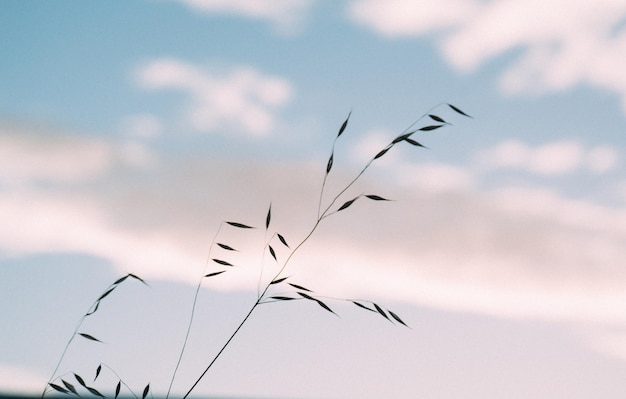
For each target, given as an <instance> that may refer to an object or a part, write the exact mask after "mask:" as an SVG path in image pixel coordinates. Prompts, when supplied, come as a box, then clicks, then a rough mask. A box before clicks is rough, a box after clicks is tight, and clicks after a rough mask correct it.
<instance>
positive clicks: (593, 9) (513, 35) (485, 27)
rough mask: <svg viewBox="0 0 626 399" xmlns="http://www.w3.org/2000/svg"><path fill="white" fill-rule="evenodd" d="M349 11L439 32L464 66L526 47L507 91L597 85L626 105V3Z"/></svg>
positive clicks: (501, 0)
mask: <svg viewBox="0 0 626 399" xmlns="http://www.w3.org/2000/svg"><path fill="white" fill-rule="evenodd" d="M348 13H349V16H350V18H352V20H354V21H355V22H357V23H359V24H362V25H364V26H367V27H369V28H371V29H373V30H375V31H376V32H379V33H380V34H382V35H385V36H388V37H406V36H420V35H426V34H431V35H434V36H435V37H436V38H437V43H438V46H439V48H440V50H441V51H442V53H443V55H444V57H445V58H446V60H448V61H449V62H450V64H451V65H453V66H454V67H455V68H457V69H458V70H460V71H465V72H469V71H473V70H475V69H476V68H479V67H480V66H481V65H483V64H485V63H486V62H488V61H489V60H492V59H494V58H496V57H499V56H503V55H506V54H510V53H511V52H512V51H513V50H521V53H520V55H519V56H517V57H516V58H515V59H514V60H513V61H512V63H511V64H510V65H509V67H508V68H507V69H506V70H505V71H503V73H502V75H501V77H500V85H501V88H502V90H503V91H504V92H507V93H541V92H549V91H558V90H564V89H568V88H571V87H575V86H577V85H589V86H594V87H597V88H600V89H603V90H607V91H609V92H614V93H617V94H619V95H621V96H622V101H623V104H624V108H625V110H626V77H624V74H622V73H621V70H622V67H623V65H625V64H626V30H625V29H624V28H623V25H622V22H623V19H624V17H625V16H626V4H624V3H623V2H621V1H614V0H602V1H596V2H593V3H591V2H588V1H585V0H576V1H565V0H554V1H548V2H546V1H540V0H532V1H516V0H490V1H477V0H446V1H441V2H429V1H421V0H419V1H405V0H391V1H389V0H354V1H352V2H351V4H350V6H349V9H348Z"/></svg>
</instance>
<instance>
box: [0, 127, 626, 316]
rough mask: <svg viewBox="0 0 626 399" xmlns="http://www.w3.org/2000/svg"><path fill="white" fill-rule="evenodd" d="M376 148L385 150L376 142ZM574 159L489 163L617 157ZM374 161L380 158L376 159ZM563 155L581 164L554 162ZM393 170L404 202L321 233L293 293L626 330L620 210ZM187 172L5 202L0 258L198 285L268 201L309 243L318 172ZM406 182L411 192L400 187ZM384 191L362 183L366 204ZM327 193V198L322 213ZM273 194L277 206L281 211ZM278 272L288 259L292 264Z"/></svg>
mask: <svg viewBox="0 0 626 399" xmlns="http://www.w3.org/2000/svg"><path fill="white" fill-rule="evenodd" d="M368 137H369V138H370V139H371V140H372V142H376V136H375V135H374V136H368ZM385 142H386V141H384V140H381V141H380V143H385ZM365 143H366V144H367V140H366V141H365ZM568 143H569V142H566V143H564V144H563V143H561V144H559V145H550V146H547V147H545V148H544V149H543V150H541V151H539V150H538V149H536V148H535V149H533V148H530V147H528V146H526V145H524V144H522V143H518V142H509V143H505V144H506V145H505V144H503V145H502V148H504V149H499V150H498V151H494V152H493V158H494V159H495V161H493V162H504V161H503V160H507V159H517V160H514V161H513V162H512V165H514V166H516V167H518V165H521V166H519V167H526V168H529V170H531V168H532V167H533V166H532V165H534V164H533V162H532V160H533V159H534V157H535V155H533V154H536V153H539V154H542V153H544V152H546V153H549V154H551V155H550V156H554V157H555V159H565V160H566V161H563V162H562V164H563V165H570V166H568V167H567V168H566V167H560V169H558V170H569V168H571V165H573V164H576V165H578V167H582V166H581V165H584V164H585V162H586V161H585V160H586V159H588V156H589V155H588V154H594V153H595V152H594V151H596V150H597V151H599V152H600V153H602V152H603V151H606V150H607V149H606V148H603V147H598V148H596V149H592V150H591V151H587V152H585V151H582V153H579V151H578V150H577V148H578V146H577V145H572V143H569V144H568ZM366 144H363V148H367V147H368V145H366ZM31 145H32V147H33V151H37V150H36V149H37V148H38V147H37V145H36V144H32V143H31ZM378 145H379V143H378V142H376V143H375V144H374V145H373V146H372V147H371V148H376V150H375V151H377V150H378V149H379V148H378ZM357 147H359V146H356V147H355V148H357ZM28 148H30V147H28ZM546 148H547V149H546ZM571 148H574V150H572V149H571ZM366 152H368V153H369V156H368V157H371V152H370V151H369V150H368V151H366ZM609 152H610V151H609ZM563 153H564V154H570V153H574V154H575V156H571V155H567V156H564V155H559V154H563ZM503 154H504V155H503ZM506 154H514V156H511V157H508V158H507V156H506ZM515 154H517V155H515ZM542 156H546V155H545V154H544V155H542ZM25 158H28V154H26V156H25ZM538 158H539V159H541V157H538ZM389 159H390V162H389V163H388V164H384V163H380V164H375V165H374V166H375V167H376V168H378V169H380V172H382V173H381V174H377V175H376V174H374V176H377V177H378V176H385V177H386V180H384V182H385V188H388V189H389V190H390V191H394V192H395V193H394V194H401V195H398V196H396V195H393V196H392V197H393V198H396V199H399V198H403V199H402V201H393V202H377V201H365V200H364V201H359V202H358V203H357V204H355V205H354V206H352V207H351V208H350V209H347V210H345V211H342V212H341V213H339V214H337V215H335V216H332V217H329V218H328V219H325V220H324V223H323V227H320V231H319V232H318V233H319V235H316V236H315V239H314V240H311V241H310V242H309V243H307V245H306V246H304V247H303V250H302V252H301V253H299V254H298V256H297V257H294V260H293V262H292V264H291V265H290V266H289V268H290V270H289V274H293V275H294V276H297V277H298V282H302V283H306V284H307V286H308V285H311V286H312V288H313V289H316V291H317V292H320V291H323V292H324V293H327V294H329V295H336V296H352V295H354V296H358V297H370V296H371V297H373V298H383V299H385V300H389V301H395V300H400V301H406V302H409V303H413V304H416V305H420V306H430V307H434V308H440V309H448V310H455V311H464V312H475V313H482V314H488V315H493V316H497V317H505V318H514V319H523V318H534V319H545V320H566V321H576V322H581V323H592V322H593V323H599V324H602V325H609V326H612V325H618V326H619V325H625V324H626V305H625V304H626V294H624V293H625V292H626V274H625V272H624V269H623V267H622V264H623V259H624V258H626V245H625V243H626V210H625V209H621V208H610V207H603V206H599V205H595V204H593V203H590V202H585V201H573V200H569V199H567V198H564V197H562V196H560V195H559V194H557V193H556V192H555V191H553V190H548V189H542V190H528V189H521V188H515V187H508V188H501V189H497V190H494V191H492V192H491V193H486V194H484V193H483V194H477V193H473V192H472V189H474V185H473V179H474V178H475V176H473V175H472V174H471V170H472V169H471V168H462V167H458V166H453V165H448V164H442V163H424V164H417V165H411V164H409V163H408V162H406V161H405V160H403V159H402V152H401V151H400V152H398V154H397V156H396V157H390V158H389ZM571 159H576V162H573V161H571ZM498 160H499V161H498ZM186 162H188V164H187V165H180V166H178V167H173V166H172V165H167V168H165V169H166V170H167V171H168V173H167V174H165V173H164V174H162V175H159V177H158V179H157V180H158V182H157V183H156V185H155V186H146V185H144V184H145V183H144V182H142V183H141V184H136V183H137V182H135V181H132V177H129V179H130V182H126V184H128V186H124V185H123V184H124V183H121V182H118V183H115V182H112V183H111V184H113V185H112V186H107V187H106V189H107V193H108V194H107V195H106V196H100V195H99V194H98V192H96V191H90V190H89V189H87V188H82V189H81V190H80V191H78V190H77V191H67V190H54V187H55V186H53V185H52V186H50V187H46V188H45V189H42V188H38V187H36V186H33V187H31V186H18V187H13V188H12V189H10V190H0V220H2V221H3V222H2V223H1V224H0V252H1V253H2V254H3V255H4V256H10V255H12V256H20V255H25V254H36V253H49V252H71V253H86V254H91V255H93V256H96V257H98V258H101V259H105V260H107V261H109V262H110V263H111V264H112V265H113V266H114V267H115V268H116V269H117V270H118V271H119V272H120V273H124V272H134V273H137V274H139V275H141V276H142V277H144V278H147V279H167V280H175V281H184V282H187V283H194V282H195V281H196V279H197V278H198V275H199V272H200V269H201V268H202V262H203V260H204V257H205V256H206V255H207V250H208V247H207V246H208V240H209V239H210V237H211V236H212V234H213V232H214V230H215V228H217V226H218V225H219V221H220V220H223V219H224V218H228V219H230V218H231V216H233V215H234V216H236V217H234V218H233V219H236V220H237V221H242V222H246V221H248V220H258V221H259V222H261V224H262V220H263V217H264V215H265V212H266V208H265V207H266V204H267V203H269V202H270V200H272V204H273V221H272V227H274V226H276V228H278V229H280V230H279V231H280V232H281V233H282V234H284V235H285V237H287V239H288V241H289V242H290V244H292V247H293V246H294V245H295V244H294V243H297V242H298V238H301V237H304V236H306V228H307V226H310V222H311V217H312V216H313V215H314V213H315V210H316V207H317V200H318V196H317V193H316V192H315V190H316V189H317V185H318V184H319V180H318V178H319V177H320V176H319V174H315V173H312V172H311V169H310V168H309V167H308V166H307V165H304V164H292V165H289V167H288V168H285V167H284V165H280V166H275V165H269V164H264V165H247V166H242V164H241V163H239V162H238V163H228V162H225V163H224V164H215V163H214V162H215V161H209V160H205V161H202V160H198V159H188V160H186ZM538 164H539V165H542V164H541V162H538ZM124 165H125V167H130V165H128V164H124ZM124 165H123V166H124ZM539 169H540V170H542V171H544V170H543V169H541V168H539ZM190 170H192V171H193V173H190V172H189V171H190ZM314 170H315V171H319V168H317V167H316V168H314ZM33 173H34V172H33ZM99 173H100V172H99ZM107 173H110V175H109V177H110V179H109V180H111V181H114V180H115V177H116V176H117V175H114V174H113V173H124V170H123V169H122V170H117V171H115V170H111V171H108V172H107ZM334 173H339V171H338V170H335V171H334ZM403 173H406V174H403ZM34 175H37V174H36V173H34ZM28 176H31V175H28ZM305 176H312V180H307V179H305V178H304V177H305ZM340 176H341V175H340ZM411 176H412V177H413V179H414V180H411V183H410V184H408V185H405V186H400V183H401V182H406V181H409V180H410V179H409V178H410V177H411ZM335 177H336V175H335ZM368 177H370V178H372V174H368ZM143 178H145V176H143V177H142V179H143ZM407 179H409V180H407ZM420 179H421V180H420ZM333 180H343V179H333ZM344 181H345V180H344ZM348 181H349V180H348ZM376 181H380V180H378V179H377V178H376V177H374V178H373V181H369V182H363V183H367V184H366V185H367V187H368V190H367V191H368V192H370V191H369V188H372V187H371V186H370V185H375V184H376ZM55 182H57V181H56V180H53V181H52V183H55ZM181 182H184V183H183V184H181ZM394 182H397V183H394ZM57 183H58V182H57ZM61 183H62V182H61ZM309 184H310V185H311V186H313V189H311V187H309ZM56 187H57V188H58V186H56ZM284 187H288V188H289V189H288V190H287V191H285V189H284ZM203 188H204V189H205V190H206V191H202V190H203ZM379 188H380V187H378V188H377V189H376V191H375V192H373V193H375V194H379V195H382V196H387V193H388V192H389V191H385V190H381V191H378V189H379ZM332 189H334V187H331V186H329V187H328V190H329V192H328V193H327V194H328V195H327V196H326V197H325V199H326V200H328V198H329V196H330V195H332ZM358 192H359V191H358V190H357V193H358ZM273 193H279V194H276V195H275V196H274V197H273V198H272V194H273ZM346 195H347V196H348V197H349V196H352V195H353V193H346ZM250 198H253V199H254V203H253V204H252V205H251V203H250ZM338 203H341V201H339V202H338ZM259 204H261V205H259ZM259 207H261V208H263V209H259ZM381 207H382V208H381ZM255 214H256V219H254V216H255ZM244 216H245V217H244ZM249 216H250V217H249ZM281 223H282V224H281ZM211 226H213V227H211ZM260 230H262V229H259V231H254V232H252V233H251V234H250V236H246V238H245V239H242V240H241V241H242V242H240V241H237V244H238V245H237V246H238V249H241V253H238V254H237V255H236V256H237V257H238V258H237V261H239V262H241V263H242V264H251V265H258V264H259V263H258V262H259V257H258V248H260V247H262V246H263V242H264V237H263V236H264V232H263V231H260ZM224 233H225V234H229V233H228V231H225V232H224ZM220 237H222V236H220ZM227 242H229V243H232V241H230V240H228V241H227ZM239 244H241V245H243V247H241V248H239ZM245 248H250V249H251V251H246V250H245ZM277 248H278V247H277ZM280 248H281V249H283V248H282V247H280ZM278 256H279V259H284V253H281V252H279V253H278ZM242 269H243V268H242ZM237 270H239V269H237ZM247 270H252V272H251V273H252V274H250V275H247V274H244V273H242V274H239V273H238V272H236V273H229V274H228V276H226V277H227V278H225V279H220V284H218V285H216V287H218V288H220V289H225V290H232V289H244V288H245V287H251V289H252V290H254V289H255V288H256V278H257V277H258V275H257V274H256V271H255V270H253V268H250V269H247ZM266 276H267V275H266ZM326 289H328V292H327V291H326Z"/></svg>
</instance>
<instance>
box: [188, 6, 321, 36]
mask: <svg viewBox="0 0 626 399" xmlns="http://www.w3.org/2000/svg"><path fill="white" fill-rule="evenodd" d="M178 1H179V2H181V3H183V4H185V5H187V6H189V7H191V8H192V9H194V10H198V11H201V12H204V13H222V14H234V15H241V16H244V17H248V18H255V19H262V20H268V21H270V22H272V23H273V24H275V25H277V27H278V28H279V29H282V30H285V29H287V30H292V29H293V28H295V26H296V24H297V23H298V22H300V21H301V20H302V18H303V17H304V14H305V12H306V11H307V10H308V8H309V7H310V5H311V0H178Z"/></svg>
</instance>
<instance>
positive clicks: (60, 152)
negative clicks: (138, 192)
mask: <svg viewBox="0 0 626 399" xmlns="http://www.w3.org/2000/svg"><path fill="white" fill-rule="evenodd" d="M155 162H156V155H155V154H154V152H152V151H151V150H150V149H149V148H148V147H146V146H145V145H143V144H141V143H139V142H136V141H132V140H128V141H117V142H108V141H105V140H103V139H100V138H93V137H91V138H89V137H85V136H81V135H77V134H64V133H61V134H59V133H58V132H45V133H42V132H40V131H37V130H33V129H28V128H23V127H7V126H0V185H19V186H24V185H30V184H33V183H42V182H47V183H57V184H59V183H67V184H69V183H81V182H88V181H91V180H94V179H98V178H101V177H103V176H106V175H107V174H108V173H110V171H111V170H112V169H113V168H115V167H116V166H119V165H132V166H134V167H137V166H139V167H147V166H150V165H152V164H154V163H155Z"/></svg>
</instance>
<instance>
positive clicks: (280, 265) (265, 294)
mask: <svg viewBox="0 0 626 399" xmlns="http://www.w3.org/2000/svg"><path fill="white" fill-rule="evenodd" d="M439 108H444V109H446V110H448V111H449V110H451V111H452V112H453V113H454V114H458V115H461V116H463V117H468V118H471V116H470V115H468V114H466V113H465V112H463V111H462V110H461V109H459V108H458V107H456V106H454V105H452V104H448V103H441V104H438V105H436V106H435V107H433V108H431V109H430V110H429V111H428V112H426V113H424V114H423V115H421V116H420V117H419V118H417V120H416V121H415V122H413V123H412V124H411V125H410V126H409V127H408V128H406V129H405V130H404V131H403V132H401V133H400V134H399V135H398V136H397V137H395V138H394V139H393V140H392V141H391V142H390V143H389V144H387V145H386V146H385V147H383V148H382V149H380V150H379V151H378V152H377V153H376V154H375V155H374V156H373V157H372V158H371V159H370V160H369V161H368V162H367V163H366V164H365V166H364V167H363V168H362V169H361V170H360V171H359V172H358V173H357V174H356V176H355V177H354V178H353V179H352V180H350V181H349V182H348V183H347V184H345V185H344V186H343V187H342V188H341V189H339V190H338V191H337V192H336V193H331V194H330V195H328V193H326V191H327V178H328V176H329V175H330V173H331V172H332V171H333V165H334V160H335V144H336V143H337V140H339V139H340V138H341V137H342V135H343V134H344V133H345V132H346V130H347V127H348V123H349V121H350V117H351V113H349V114H348V116H347V117H346V119H345V121H344V122H343V123H342V124H341V126H340V128H339V130H338V132H337V134H336V136H335V138H334V140H333V144H332V148H331V153H330V156H329V158H328V162H327V163H326V168H325V173H324V177H323V180H322V185H321V188H320V192H319V201H318V209H317V216H316V218H315V222H314V223H313V225H312V226H310V228H309V230H308V233H307V234H305V236H304V238H303V239H301V240H300V241H297V244H295V245H293V244H292V245H290V244H289V243H288V240H287V238H286V236H285V235H283V233H281V232H278V231H274V230H273V229H272V206H271V204H270V206H269V208H268V211H267V214H266V216H265V223H264V226H263V228H264V229H265V234H266V237H269V239H267V240H266V242H265V244H264V248H263V252H264V254H269V256H270V257H271V259H272V260H273V262H274V263H275V264H276V265H277V268H276V269H277V271H275V272H274V273H272V274H271V276H272V277H271V278H270V279H266V280H265V281H264V280H263V278H262V277H263V262H261V271H260V275H259V283H258V287H257V297H256V300H255V301H254V303H252V305H251V306H250V308H249V310H248V312H247V313H246V314H245V316H244V317H243V318H242V320H241V322H240V323H239V324H238V325H237V327H236V328H235V329H234V331H233V332H232V333H231V334H230V335H229V336H228V338H227V339H226V340H225V342H224V343H223V345H222V346H221V347H220V349H219V351H218V352H217V354H216V355H215V356H214V357H213V358H212V359H211V360H210V361H209V362H208V363H207V364H206V366H205V367H204V369H203V370H202V371H201V372H200V373H199V376H198V377H197V378H196V379H195V381H194V383H193V384H192V385H191V386H190V387H189V388H188V389H187V391H186V393H185V394H184V395H183V396H182V399H186V398H187V397H188V396H189V395H190V394H191V393H192V392H193V391H194V389H195V388H196V387H197V385H198V384H199V383H200V381H202V379H203V378H204V377H205V376H206V374H207V373H208V371H209V370H210V369H211V367H212V366H213V365H214V364H215V362H216V361H217V359H218V358H220V356H221V355H222V354H223V353H224V351H225V350H226V348H227V347H228V346H229V345H230V344H231V342H232V340H233V339H234V338H235V336H237V334H238V333H239V331H240V330H241V328H243V326H244V325H245V324H246V322H247V321H248V320H249V318H250V316H251V315H252V314H253V313H254V312H255V311H256V310H257V309H258V308H259V306H260V305H265V304H270V303H277V302H288V301H297V300H303V301H310V302H312V303H314V304H316V305H318V306H319V307H320V308H321V309H322V310H324V311H326V312H329V313H331V314H333V315H336V312H335V311H334V310H333V309H332V307H331V306H330V305H329V304H328V303H329V301H347V302H350V303H352V304H354V305H355V306H356V308H358V309H361V310H364V311H368V312H370V313H372V314H376V315H378V316H380V317H381V318H384V319H385V320H387V321H388V322H390V323H393V324H397V325H401V326H403V327H407V328H408V327H409V326H408V324H407V323H406V322H405V321H404V320H403V319H402V318H401V317H400V316H399V315H398V314H397V313H395V312H393V311H392V310H390V309H387V308H385V307H383V306H381V305H380V304H378V303H375V302H372V301H368V300H356V299H346V298H328V297H326V296H322V295H320V294H318V293H317V292H315V291H313V290H311V289H309V288H307V287H305V286H303V285H301V284H299V283H298V282H297V280H296V279H295V278H293V276H290V275H286V273H285V271H286V269H287V267H288V265H289V264H290V261H291V260H292V258H293V256H294V255H295V254H296V253H298V251H299V249H300V248H301V247H302V246H303V245H305V244H306V243H307V242H308V241H309V239H310V238H311V237H312V236H313V235H314V234H315V232H316V231H317V230H318V227H319V225H320V224H321V223H322V222H323V221H324V220H325V219H327V218H329V217H331V216H334V215H336V214H338V213H339V212H345V211H346V210H347V209H348V208H350V207H352V206H354V204H355V203H356V202H357V201H358V200H361V199H363V200H368V201H371V202H385V201H389V199H387V198H385V197H382V196H380V195H378V194H359V195H356V196H354V197H346V196H347V193H348V191H349V190H350V188H352V187H353V185H354V184H355V183H356V182H357V181H358V180H359V179H360V178H361V176H362V175H363V174H364V173H365V172H366V171H367V170H368V169H369V168H370V167H371V166H372V164H373V163H374V162H375V161H376V160H378V159H380V158H381V157H383V156H384V155H385V154H387V152H388V151H390V150H391V149H392V148H393V147H394V146H396V145H401V144H404V143H407V144H409V145H411V146H414V147H417V148H426V147H425V146H424V145H422V144H421V143H419V142H418V141H416V140H414V139H413V136H414V135H415V134H416V133H419V132H431V131H434V130H437V129H440V128H443V127H445V126H449V125H451V123H449V122H447V121H446V120H445V119H444V118H442V117H441V116H440V115H441V114H440V113H439V112H438V113H437V114H435V113H434V112H435V111H436V110H438V109H439ZM426 121H427V122H426ZM420 123H423V124H424V125H423V126H421V127H418V128H416V126H418V124H420ZM325 195H326V196H329V198H330V199H329V200H327V201H326V203H325V202H324V197H325ZM339 204H341V205H339ZM226 228H228V229H236V230H240V231H242V232H243V231H246V230H252V229H255V228H256V227H254V226H252V225H249V224H245V223H240V222H234V221H224V222H222V223H221V225H220V226H219V228H218V229H217V231H216V233H215V236H214V238H213V241H212V243H211V247H210V249H209V254H208V258H207V259H208V260H207V263H206V265H205V269H204V271H203V273H202V276H201V277H200V278H199V281H198V284H197V285H196V287H195V295H194V299H193V303H192V305H191V311H190V317H189V321H188V323H187V325H186V329H185V339H184V342H183V344H182V347H181V349H180V352H179V356H178V359H177V363H176V365H175V367H174V371H173V374H172V377H171V379H170V381H169V385H168V390H167V395H166V398H169V397H170V394H171V391H172V387H173V385H174V382H175V381H176V377H177V374H178V370H179V367H180V365H181V363H182V361H183V358H184V355H185V351H186V349H187V346H188V342H189V336H190V331H191V330H192V327H193V324H194V319H195V314H196V310H197V305H198V296H199V293H200V289H201V288H202V286H203V284H204V283H205V281H207V280H211V281H217V280H219V278H220V276H221V275H223V274H224V273H227V272H228V271H230V270H232V269H233V268H234V267H237V266H236V265H235V264H234V263H232V262H233V261H232V260H230V259H229V257H228V254H229V253H233V252H236V251H238V250H237V249H236V248H235V247H234V246H232V244H231V243H225V242H221V240H218V239H219V237H220V233H221V231H222V230H223V229H226ZM289 241H291V240H289ZM278 247H281V251H283V252H284V251H286V253H287V255H286V257H285V258H284V260H279V257H278V255H277V250H276V248H278ZM214 251H219V253H223V255H222V256H219V257H217V256H214V255H213V253H214ZM130 280H134V281H138V282H140V283H142V284H145V285H147V283H146V282H145V281H144V280H143V279H142V278H140V277H139V276H137V275H135V274H127V275H125V276H123V277H121V278H119V279H118V280H116V281H115V282H113V283H112V284H111V285H110V286H109V287H107V289H106V290H104V292H103V293H102V294H101V295H100V296H99V297H98V298H97V299H96V300H95V301H94V303H93V304H92V305H91V306H90V307H89V309H88V310H87V312H86V313H85V314H84V315H83V316H82V317H81V318H80V319H79V321H78V323H77V326H76V328H75V330H74V332H73V334H72V336H71V337H70V339H69V341H68V342H67V344H66V345H65V348H64V350H63V352H62V354H61V356H60V358H59V360H58V363H57V365H56V367H55V369H54V371H53V372H52V376H51V377H50V379H49V381H48V382H47V383H46V386H45V388H44V390H43V392H42V395H41V396H42V398H43V397H44V396H45V395H46V394H48V393H50V392H60V393H63V394H66V395H72V396H76V397H84V396H92V397H100V398H105V397H107V396H105V394H103V393H102V392H104V391H103V390H98V389H96V388H95V387H94V386H92V385H93V384H95V383H96V382H97V380H98V377H99V376H100V374H101V372H102V371H103V370H106V371H107V372H110V373H112V374H113V375H115V376H116V377H117V379H118V380H119V382H118V383H117V385H116V386H115V389H114V390H113V392H114V394H113V397H114V398H115V399H117V397H118V396H119V395H120V393H121V392H122V389H124V390H125V392H124V393H125V394H130V395H132V396H133V397H135V398H139V395H138V394H136V393H135V391H133V389H131V387H129V386H128V385H127V384H126V383H125V382H124V380H123V379H122V378H121V377H120V376H119V375H118V374H117V373H116V372H115V370H114V369H113V368H111V367H109V366H108V365H106V364H102V363H101V364H99V365H98V366H97V368H96V371H95V377H94V378H93V382H92V383H90V384H88V383H87V382H86V381H85V378H83V377H82V376H81V375H79V374H77V373H69V374H65V375H62V376H59V375H57V373H58V370H59V368H60V366H61V363H62V362H63V360H64V358H65V355H66V353H67V350H68V348H69V347H70V346H71V345H72V343H73V342H74V340H75V339H76V338H79V339H86V340H88V341H91V342H93V343H95V344H97V343H99V342H100V340H99V339H98V338H97V337H96V336H94V335H92V334H91V333H87V332H84V331H83V330H82V324H83V322H84V320H85V319H86V318H87V317H91V316H93V315H94V314H95V313H96V312H97V311H98V308H99V306H100V304H101V302H102V301H103V300H105V299H106V298H107V297H108V296H109V295H110V294H112V293H113V292H114V291H115V289H116V288H118V287H119V286H120V285H121V284H123V283H125V282H127V281H130ZM70 381H72V382H70ZM148 395H151V388H150V384H148V385H146V386H145V387H144V388H143V390H142V393H141V398H142V399H145V398H146V397H147V396H148Z"/></svg>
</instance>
